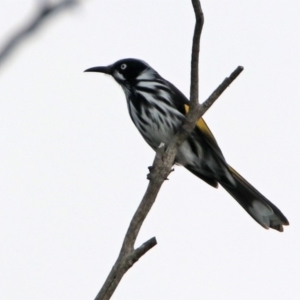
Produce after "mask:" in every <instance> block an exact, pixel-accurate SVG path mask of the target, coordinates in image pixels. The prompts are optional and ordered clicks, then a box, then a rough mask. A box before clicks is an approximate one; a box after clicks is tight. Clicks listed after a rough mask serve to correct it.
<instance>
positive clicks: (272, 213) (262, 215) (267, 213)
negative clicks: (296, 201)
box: [219, 166, 289, 231]
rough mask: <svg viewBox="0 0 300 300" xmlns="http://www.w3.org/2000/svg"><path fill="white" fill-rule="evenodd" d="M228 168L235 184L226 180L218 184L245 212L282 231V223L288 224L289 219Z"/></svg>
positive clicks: (263, 223) (267, 225)
mask: <svg viewBox="0 0 300 300" xmlns="http://www.w3.org/2000/svg"><path fill="white" fill-rule="evenodd" d="M228 169H229V171H230V173H231V175H232V177H233V179H234V181H235V185H232V184H228V181H227V182H226V183H225V182H223V183H222V182H219V183H220V185H221V186H222V187H223V188H224V189H225V190H226V191H227V192H228V193H229V194H230V195H231V196H232V197H233V198H234V199H235V200H236V201H237V202H238V203H239V204H240V205H241V206H242V207H243V208H244V209H245V210H246V211H247V213H248V214H249V215H250V216H251V217H252V218H253V219H254V220H255V221H256V222H258V223H259V224H260V225H261V226H263V227H264V228H266V229H269V228H273V229H275V230H278V231H283V225H289V221H288V220H287V218H286V217H285V216H284V215H283V213H282V212H281V211H280V210H279V209H278V208H277V207H276V206H275V205H274V204H273V203H271V202H270V201H269V200H268V199H267V198H266V197H264V196H263V195H262V194H261V193H260V192H259V191H258V190H256V189H255V188H254V187H253V186H252V185H251V184H250V183H249V182H247V181H246V180H245V179H244V178H243V177H242V176H241V175H240V174H239V173H238V172H236V171H235V170H234V169H233V168H232V167H230V166H228Z"/></svg>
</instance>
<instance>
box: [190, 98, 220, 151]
mask: <svg viewBox="0 0 300 300" xmlns="http://www.w3.org/2000/svg"><path fill="white" fill-rule="evenodd" d="M184 109H185V113H186V114H187V113H188V112H189V110H190V107H189V106H188V105H186V104H185V105H184ZM196 126H197V127H198V128H199V129H200V131H201V132H202V133H203V134H204V135H205V136H206V137H207V138H208V139H209V140H210V141H211V142H213V143H214V144H215V145H218V144H217V141H216V139H215V137H214V136H213V134H212V132H211V131H210V129H209V128H208V126H207V125H206V123H205V121H204V120H203V119H202V118H200V119H199V120H198V121H197V124H196Z"/></svg>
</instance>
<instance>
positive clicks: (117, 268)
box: [95, 0, 243, 300]
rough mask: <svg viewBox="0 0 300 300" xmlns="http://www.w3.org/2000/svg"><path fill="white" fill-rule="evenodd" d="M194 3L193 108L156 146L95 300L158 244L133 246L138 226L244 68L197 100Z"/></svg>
mask: <svg viewBox="0 0 300 300" xmlns="http://www.w3.org/2000/svg"><path fill="white" fill-rule="evenodd" d="M192 4H193V8H194V11H195V16H196V24H195V30H194V37H193V46H192V63H191V91H190V111H189V113H188V115H187V118H186V120H185V122H184V124H183V125H182V128H180V130H179V131H178V133H177V134H176V135H175V137H174V138H173V139H172V141H171V143H170V145H169V146H168V148H167V149H166V151H165V146H164V144H161V145H160V146H159V148H158V149H157V152H156V155H155V158H154V162H153V166H152V167H150V168H149V169H150V175H149V176H148V179H150V182H149V184H148V187H147V190H146V193H145V195H144V197H143V199H142V201H141V203H140V205H139V207H138V209H137V210H136V212H135V214H134V216H133V218H132V220H131V222H130V225H129V228H128V230H127V232H126V235H125V238H124V241H123V245H122V248H121V251H120V254H119V256H118V258H117V260H116V262H115V264H114V266H113V268H112V270H111V272H110V273H109V275H108V277H107V279H106V281H105V283H104V285H103V286H102V288H101V290H100V291H99V293H98V295H97V296H96V298H95V300H107V299H110V297H111V296H112V294H113V293H114V291H115V289H116V288H117V286H118V284H119V283H120V281H121V279H122V277H123V275H124V274H125V273H126V271H127V270H128V269H129V268H131V267H132V266H133V264H134V263H135V262H136V261H137V260H138V259H139V258H141V257H142V256H143V255H144V254H145V253H146V252H147V251H149V250H150V249H151V248H152V247H154V246H155V245H156V239H155V238H152V239H150V240H148V241H147V242H146V243H144V244H143V245H142V246H140V247H139V248H137V249H135V250H134V244H135V241H136V238H137V235H138V233H139V230H140V228H141V226H142V224H143V222H144V220H145V218H146V217H147V215H148V213H149V211H150V209H151V207H152V205H153V204H154V202H155V199H156V196H157V194H158V192H159V190H160V188H161V186H162V184H163V183H164V181H165V179H167V177H168V175H169V174H170V172H171V171H172V166H173V164H174V161H175V156H176V153H177V149H178V147H179V146H180V145H181V144H182V143H183V142H184V140H185V139H186V138H187V137H188V135H189V134H190V133H191V132H192V130H193V129H194V128H195V125H196V122H197V121H198V119H199V118H200V117H202V115H203V114H204V113H205V112H206V111H207V110H208V109H209V108H210V107H211V106H212V104H213V103H214V102H215V101H216V100H217V99H218V97H219V96H220V95H221V94H222V93H223V91H224V90H225V89H226V88H227V87H228V86H229V85H230V84H231V83H232V82H233V80H234V79H235V78H236V77H237V76H238V75H239V74H240V73H241V71H242V70H243V68H242V67H238V68H237V69H236V70H235V71H234V72H233V73H232V74H231V75H230V76H229V77H228V78H226V79H225V80H224V81H223V82H222V83H221V85H220V86H219V87H218V88H217V89H216V90H215V91H214V92H213V93H212V95H211V96H210V97H209V98H208V99H207V100H206V101H205V102H204V103H203V104H202V105H200V104H199V103H198V61H199V42H200V36H201V31H202V27H203V23H204V17H203V12H202V9H201V4H200V1H199V0H192Z"/></svg>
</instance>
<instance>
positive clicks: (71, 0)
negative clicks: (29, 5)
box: [0, 0, 77, 65]
mask: <svg viewBox="0 0 300 300" xmlns="http://www.w3.org/2000/svg"><path fill="white" fill-rule="evenodd" d="M76 2H77V1H76V0H62V1H60V2H58V3H56V4H49V3H43V5H42V6H41V7H40V9H39V11H38V13H37V14H36V16H35V17H34V18H33V19H32V20H31V21H30V22H29V23H28V24H27V25H25V26H24V27H23V28H22V29H21V30H20V31H18V32H16V33H15V34H14V35H13V36H12V37H11V38H9V39H8V41H7V42H6V44H5V45H4V46H3V47H2V49H1V50H0V65H1V63H3V62H4V61H5V59H6V58H7V57H8V56H9V54H11V53H12V51H13V50H15V49H16V48H17V47H18V46H19V45H20V44H21V43H22V42H23V41H24V40H25V39H26V38H27V37H28V36H29V35H30V34H32V33H33V32H34V31H35V30H37V29H38V28H40V26H41V25H42V24H43V23H44V21H45V20H46V19H48V18H49V17H50V16H53V15H54V14H55V13H57V12H59V11H62V10H63V9H66V8H68V7H70V6H72V5H74V4H75V3H76Z"/></svg>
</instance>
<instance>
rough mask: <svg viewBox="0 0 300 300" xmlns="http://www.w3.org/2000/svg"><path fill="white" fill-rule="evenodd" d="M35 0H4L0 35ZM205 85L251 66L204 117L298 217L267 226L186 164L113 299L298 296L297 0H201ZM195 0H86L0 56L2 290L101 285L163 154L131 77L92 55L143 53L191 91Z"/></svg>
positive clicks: (247, 172) (82, 295)
mask: <svg viewBox="0 0 300 300" xmlns="http://www.w3.org/2000/svg"><path fill="white" fill-rule="evenodd" d="M35 3H36V1H29V0H26V1H25V0H23V1H22V4H21V3H20V1H17V0H2V2H1V10H0V28H1V32H0V33H1V36H0V38H1V40H0V43H1V44H3V43H4V41H5V39H6V37H8V36H9V35H10V33H11V32H13V30H15V29H16V28H18V27H20V26H22V24H23V23H24V22H25V21H26V20H27V19H28V18H29V16H30V15H31V13H32V11H33V8H34V4H35ZM202 6H203V10H204V13H205V26H204V32H203V37H202V41H201V46H202V47H201V63H200V66H201V67H200V74H201V76H200V77H201V81H200V86H201V89H200V94H201V99H202V100H204V99H205V98H206V97H207V96H209V94H210V93H211V92H212V91H213V89H215V88H216V86H217V85H218V84H219V83H220V82H221V81H222V80H223V79H224V78H225V77H226V76H228V75H229V74H230V73H231V72H232V71H233V70H234V69H235V68H236V67H237V66H238V65H242V66H244V67H245V71H244V72H243V73H242V74H241V76H240V77H239V78H238V79H237V80H236V81H235V82H234V84H233V85H232V86H231V87H230V88H229V89H228V90H227V91H226V92H225V94H224V95H223V96H222V97H221V98H220V99H219V100H218V101H217V103H215V105H214V106H213V108H212V109H211V110H210V111H209V112H208V113H207V115H206V116H205V119H206V120H207V121H208V123H209V125H210V127H211V130H212V131H213V132H214V134H215V136H216V138H217V140H218V142H219V144H220V146H221V148H222V150H223V153H224V155H225V157H226V159H227V161H228V162H229V163H230V164H232V165H233V166H234V167H235V168H236V169H237V170H238V171H239V172H240V173H241V174H242V175H243V176H245V177H246V178H247V179H248V180H249V181H250V182H251V183H252V184H253V185H254V186H255V187H256V188H257V189H258V190H260V191H261V192H262V193H263V194H264V195H266V196H267V197H268V198H269V199H270V200H271V201H272V202H274V203H275V204H276V205H277V206H278V207H279V208H280V209H281V210H282V211H283V212H284V214H285V215H286V216H287V217H288V219H289V221H290V223H291V226H289V227H288V228H286V230H285V232H284V233H278V232H275V231H272V230H269V231H267V230H264V229H263V228H262V227H260V226H259V225H258V224H256V223H255V222H254V221H253V220H252V218H251V217H249V216H248V215H247V213H246V212H244V210H243V209H242V208H241V207H240V206H239V205H238V204H237V203H236V202H235V201H234V200H233V199H232V198H231V197H230V196H229V195H228V194H227V193H226V192H225V191H224V190H223V189H222V188H219V189H218V190H215V189H213V188H211V187H210V186H208V185H206V184H205V183H204V182H202V181H200V180H199V179H198V178H196V177H195V176H193V175H192V174H190V173H188V172H187V171H186V170H185V169H183V168H180V167H177V168H176V171H175V172H174V173H172V174H171V176H170V181H168V182H166V183H165V184H164V186H163V189H162V190H161V193H160V194H159V197H158V199H157V202H156V203H155V205H154V207H153V209H152V211H151V213H150V214H149V216H148V218H147V220H146V222H145V224H144V226H143V227H142V231H141V233H140V236H139V238H138V243H137V245H138V246H139V245H140V244H141V243H143V242H144V241H146V240H147V239H149V238H150V237H152V236H156V238H157V240H158V245H157V246H156V247H155V248H153V249H152V250H151V251H150V252H148V253H147V254H146V255H145V256H144V257H142V258H141V260H140V261H139V262H138V263H136V264H135V265H134V267H133V268H132V269H131V270H130V271H129V272H128V273H127V274H126V275H125V277H124V278H123V280H122V282H121V284H120V286H119V287H118V289H117V291H116V292H115V295H114V297H113V299H134V300H135V299H137V300H139V299H145V300H150V299H151V300H152V299H158V300H160V299H163V300H164V299H172V300H179V299H220V300H222V299H300V290H299V283H300V274H299V272H300V271H299V270H300V220H299V215H300V203H299V194H300V191H299V190H300V188H299V186H300V185H299V180H298V178H299V167H300V160H299V152H300V149H299V148H300V142H299V125H300V124H299V123H300V121H299V111H300V102H299V101H300V89H299V77H300V76H299V72H300V71H299V70H300V59H299V53H300V39H299V35H300V18H299V13H300V2H299V1H298V0H289V1H280V0H252V1H240V0H235V1H234V0H227V1H219V0H218V1H217V0H202ZM193 26H194V17H193V10H192V6H191V3H190V1H188V0H186V1H179V0H176V1H174V0H172V1H171V0H169V1H167V0H160V1H153V0H147V1H146V0H144V1H141V0H127V1H121V0H101V1H96V0H90V1H87V2H85V4H82V5H79V6H78V7H77V8H74V9H71V10H69V11H68V12H64V13H61V14H59V15H57V16H56V17H54V18H53V19H51V20H50V21H48V22H47V23H46V24H45V26H43V28H41V30H39V31H38V32H37V33H36V34H34V36H32V37H31V38H30V39H29V40H27V41H26V43H25V44H23V45H22V47H20V48H19V49H18V50H17V51H16V52H14V54H13V55H12V56H11V57H10V59H9V60H7V61H6V63H5V65H2V67H1V69H0V95H1V97H0V145H1V146H0V203H1V209H0V240H1V247H0V299H5V300H11V299H12V300H14V299H25V300H27V299H30V300H35V299H43V300H48V299H51V300H52V299H58V300H60V299H93V298H94V297H95V296H96V294H97V292H98V290H99V289H100V287H101V285H102V283H103V281H104V279H105V278H106V276H107V274H108V272H109V271H110V269H111V267H112V265H113V263H114V261H115V259H116V257H117V254H118V251H119V249H120V246H121V243H122V240H123V236H124V233H125V231H126V229H127V226H128V224H129V221H130V219H131V217H132V215H133V213H134V211H135V209H136V207H137V205H138V203H139V201H140V199H141V197H142V195H143V193H144V191H145V188H146V185H147V183H148V182H147V180H146V179H145V178H146V174H147V172H148V170H147V167H148V166H149V165H151V163H152V160H153V157H154V153H153V151H152V150H151V149H150V147H148V146H147V145H146V143H145V142H144V140H143V139H142V138H141V137H140V136H139V133H138V132H137V130H136V129H135V128H134V126H133V124H132V122H131V120H130V118H129V115H128V113H127V108H126V102H125V96H124V95H123V92H122V90H121V88H120V87H119V86H118V85H117V84H116V83H115V82H114V81H113V79H111V78H109V77H108V76H104V75H101V74H87V73H83V70H85V69H87V68H89V67H93V66H97V65H107V64H110V63H112V62H114V61H116V60H118V59H121V58H126V57H136V58H141V59H143V60H145V61H147V62H148V63H149V64H150V65H151V66H152V67H153V68H155V69H156V70H157V71H158V72H159V73H160V74H161V75H162V76H163V77H165V78H167V79H168V80H170V81H171V82H172V83H174V84H175V85H176V86H177V87H178V88H179V89H181V90H182V91H183V92H184V93H185V94H186V95H188V92H189V62H190V48H191V37H192V32H193Z"/></svg>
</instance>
